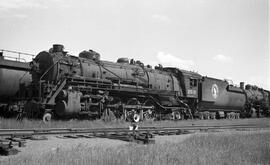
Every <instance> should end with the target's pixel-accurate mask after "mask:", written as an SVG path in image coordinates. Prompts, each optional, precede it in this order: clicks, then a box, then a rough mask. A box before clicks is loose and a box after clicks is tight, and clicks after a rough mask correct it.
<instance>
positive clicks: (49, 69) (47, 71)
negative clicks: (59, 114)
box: [38, 60, 59, 101]
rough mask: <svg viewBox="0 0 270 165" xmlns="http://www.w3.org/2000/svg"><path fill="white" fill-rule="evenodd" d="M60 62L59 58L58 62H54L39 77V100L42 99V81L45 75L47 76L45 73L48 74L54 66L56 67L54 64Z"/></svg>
mask: <svg viewBox="0 0 270 165" xmlns="http://www.w3.org/2000/svg"><path fill="white" fill-rule="evenodd" d="M58 63H59V60H58V61H57V62H56V63H54V64H53V65H51V66H50V67H49V68H48V69H47V70H46V71H45V72H44V73H43V74H42V75H41V77H40V78H39V92H38V93H39V94H38V96H39V100H40V101H41V84H42V82H41V80H42V78H43V77H45V75H46V74H47V73H49V71H51V69H52V68H54V66H55V65H56V64H58Z"/></svg>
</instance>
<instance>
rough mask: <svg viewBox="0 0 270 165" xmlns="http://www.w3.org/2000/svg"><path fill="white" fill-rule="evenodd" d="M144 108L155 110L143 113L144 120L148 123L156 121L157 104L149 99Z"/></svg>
mask: <svg viewBox="0 0 270 165" xmlns="http://www.w3.org/2000/svg"><path fill="white" fill-rule="evenodd" d="M143 105H144V106H149V107H150V106H152V107H153V108H149V109H147V110H145V111H144V112H143V119H144V120H146V121H153V120H155V119H156V110H155V102H154V101H153V100H150V99H147V100H146V101H145V102H144V103H143Z"/></svg>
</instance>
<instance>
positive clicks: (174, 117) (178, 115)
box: [171, 111, 183, 120]
mask: <svg viewBox="0 0 270 165" xmlns="http://www.w3.org/2000/svg"><path fill="white" fill-rule="evenodd" d="M171 119H172V120H182V119H183V116H182V115H181V113H180V112H179V111H173V112H172V116H171Z"/></svg>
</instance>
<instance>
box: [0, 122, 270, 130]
mask: <svg viewBox="0 0 270 165" xmlns="http://www.w3.org/2000/svg"><path fill="white" fill-rule="evenodd" d="M229 126H231V127H241V126H265V124H233V125H186V126H176V127H160V126H150V127H149V126H142V127H140V128H141V129H170V128H179V129H182V128H195V127H200V128H207V127H229ZM269 126H270V125H269ZM110 129H113V130H121V129H123V130H125V129H127V127H116V128H110V127H104V128H78V127H77V128H76V127H75V128H29V129H0V132H6V131H9V132H24V131H35V132H42V131H44V132H46V131H65V130H70V131H72V130H110Z"/></svg>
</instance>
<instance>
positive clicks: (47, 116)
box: [42, 113, 52, 123]
mask: <svg viewBox="0 0 270 165" xmlns="http://www.w3.org/2000/svg"><path fill="white" fill-rule="evenodd" d="M51 119H52V115H51V114H50V113H45V114H44V115H43V117H42V120H43V122H44V123H48V122H50V121H51Z"/></svg>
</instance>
